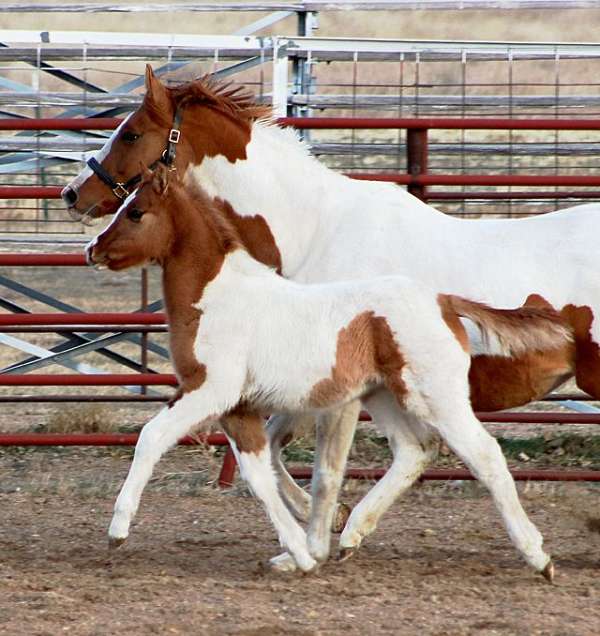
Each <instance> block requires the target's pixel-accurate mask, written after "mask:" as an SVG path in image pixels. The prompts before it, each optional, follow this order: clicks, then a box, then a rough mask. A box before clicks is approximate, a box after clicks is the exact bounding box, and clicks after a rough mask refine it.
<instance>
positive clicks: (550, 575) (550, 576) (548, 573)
mask: <svg viewBox="0 0 600 636" xmlns="http://www.w3.org/2000/svg"><path fill="white" fill-rule="evenodd" d="M540 574H541V575H542V576H543V577H544V578H545V579H546V581H548V583H553V582H554V563H552V559H550V561H548V564H547V565H546V567H545V568H544V569H543V570H542V571H541V572H540Z"/></svg>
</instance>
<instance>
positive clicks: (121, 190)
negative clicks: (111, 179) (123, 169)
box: [112, 183, 130, 200]
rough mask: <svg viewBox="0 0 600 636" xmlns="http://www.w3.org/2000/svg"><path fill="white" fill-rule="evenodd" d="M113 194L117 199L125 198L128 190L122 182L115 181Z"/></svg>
mask: <svg viewBox="0 0 600 636" xmlns="http://www.w3.org/2000/svg"><path fill="white" fill-rule="evenodd" d="M112 191H113V194H114V195H115V196H116V197H117V199H121V200H124V199H126V198H127V197H128V196H129V194H130V192H129V190H128V189H127V188H126V187H125V185H124V184H122V183H117V185H116V186H115V187H114V188H113V189H112Z"/></svg>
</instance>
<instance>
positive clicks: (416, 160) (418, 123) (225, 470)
mask: <svg viewBox="0 0 600 636" xmlns="http://www.w3.org/2000/svg"><path fill="white" fill-rule="evenodd" d="M121 121H122V120H121V119H118V118H98V119H80V118H77V119H73V118H65V119H36V120H33V119H11V118H7V119H0V130H104V129H113V128H115V127H116V126H118V125H119V124H120V123H121ZM278 121H279V123H280V124H281V125H285V126H295V127H296V128H302V129H380V130H381V129H390V130H393V129H406V130H407V173H381V174H367V173H353V174H350V175H349V176H351V177H353V178H356V179H369V180H380V181H389V182H393V183H397V184H403V185H407V186H408V189H409V191H411V192H412V193H413V194H415V195H416V196H419V197H420V198H422V199H424V200H427V199H436V200H439V199H444V200H461V199H469V198H471V199H499V198H504V199H510V198H513V199H526V198H533V197H536V198H553V199H556V198H567V197H575V196H576V197H578V198H596V197H597V198H600V192H595V191H579V192H567V191H560V192H551V193H544V192H533V193H532V192H523V191H521V192H477V191H472V192H433V193H429V192H428V191H427V187H428V186H444V185H446V186H518V187H529V186H530V187H544V186H551V187H570V188H572V187H580V186H587V187H600V177H596V176H582V175H577V176H575V175H554V176H548V175H544V176H540V175H451V174H449V175H444V174H435V175H434V174H428V173H427V164H428V131H429V130H431V129H458V130H469V129H471V130H556V131H560V130H563V131H567V130H568V131H574V130H581V131H596V130H600V120H597V119H574V120H558V119H528V120H520V119H492V118H490V119H485V118H471V119H451V118H427V119H406V118H385V119H378V118H333V117H320V118H291V117H290V118H288V117H286V118H281V119H280V120H278ZM60 191H61V188H60V187H53V186H46V187H44V186H0V198H14V199H18V198H23V199H25V198H32V199H33V198H35V199H37V198H59V197H60ZM0 265H4V266H24V265H36V266H45V265H47V266H58V265H69V266H81V265H85V259H84V257H83V256H82V255H78V254H69V255H58V254H56V255H54V254H53V255H49V254H46V255H22V254H20V255H14V254H8V255H6V254H5V255H0ZM18 316H19V317H21V316H28V317H27V318H22V319H21V320H20V321H18V320H17V321H16V322H15V318H16V316H14V315H12V316H9V317H5V316H4V315H0V328H1V329H2V330H9V329H10V330H18V329H22V330H26V329H29V330H32V329H37V330H41V329H42V328H46V329H48V330H51V329H52V327H57V326H60V325H71V324H73V322H77V323H79V324H80V325H82V326H83V325H92V324H96V323H94V322H91V321H101V320H103V319H105V318H109V317H110V318H111V319H113V321H114V322H113V323H112V324H113V325H115V326H116V325H121V326H122V327H123V328H126V327H132V328H140V330H142V329H143V328H144V327H145V328H146V330H148V327H150V326H152V325H159V322H153V321H158V320H163V322H164V317H160V315H159V314H151V316H152V319H150V318H147V320H148V322H144V321H140V320H138V321H137V322H136V323H135V324H134V323H132V322H127V321H128V320H132V316H134V314H129V315H128V316H126V317H123V318H122V319H120V318H117V317H116V316H117V315H116V314H95V315H92V316H93V317H92V316H90V315H87V316H86V314H70V315H60V314H51V315H39V314H38V315H37V316H35V315H31V314H25V315H18ZM139 316H142V314H138V317H139ZM10 318H13V322H12V324H11V320H10ZM44 320H46V321H48V322H44ZM81 320H83V322H81ZM144 320H146V318H144ZM62 321H64V322H62ZM88 321H90V322H88ZM105 326H108V325H105ZM144 375H145V376H148V377H144ZM49 383H52V384H49ZM146 383H147V384H148V385H149V384H165V385H175V384H176V379H175V376H172V375H170V374H106V375H102V376H77V375H71V374H64V375H48V374H43V375H35V376H33V375H32V376H29V375H20V376H19V375H6V374H3V375H0V386H1V385H5V386H8V385H11V386H14V385H17V384H20V385H21V386H43V385H45V386H50V385H52V386H66V385H95V386H99V385H105V384H113V385H117V384H118V385H123V384H135V385H142V384H146ZM478 417H479V418H480V419H481V420H482V421H484V422H512V423H577V424H600V415H598V414H582V413H549V412H530V413H529V412H528V413H493V414H491V413H478ZM367 418H368V416H367ZM367 418H365V417H364V414H363V419H367ZM34 438H35V439H34ZM136 440H137V435H118V434H117V435H103V436H92V435H80V436H75V435H71V436H61V437H57V436H49V435H44V434H33V435H31V436H29V437H23V436H6V435H0V446H3V445H14V444H19V445H46V444H55V445H75V444H76V445H82V444H92V445H96V444H100V445H105V444H120V445H121V444H123V445H124V444H135V441H136ZM206 440H207V443H211V441H214V440H217V441H218V442H219V443H221V442H222V443H225V442H226V438H225V437H224V436H221V437H219V436H218V435H217V436H213V437H211V436H207V437H206ZM59 442H60V443H59ZM181 443H192V440H191V439H189V438H186V440H183V441H182V442H181ZM215 443H216V442H215ZM234 470H235V460H234V459H233V454H232V453H231V452H229V451H228V453H226V457H225V461H224V463H223V467H222V470H221V475H220V478H219V483H220V484H221V485H227V484H229V483H231V481H232V479H233V471H234ZM383 474H384V471H382V470H379V469H377V470H371V469H350V470H349V471H348V476H351V477H356V478H361V479H378V478H380V477H381V476H382V475H383ZM292 475H293V476H295V477H299V478H309V477H310V475H311V473H310V469H308V468H295V469H292ZM513 476H514V477H515V479H537V480H555V479H560V480H561V481H573V480H577V481H579V480H585V481H600V471H581V470H580V471H566V472H565V471H554V470H521V471H513ZM472 478H473V477H472V475H470V473H469V472H468V471H465V470H461V469H440V470H430V471H427V472H426V473H425V474H424V476H423V477H422V479H472Z"/></svg>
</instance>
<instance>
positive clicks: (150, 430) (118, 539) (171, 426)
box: [108, 389, 215, 546]
mask: <svg viewBox="0 0 600 636" xmlns="http://www.w3.org/2000/svg"><path fill="white" fill-rule="evenodd" d="M214 413H215V404H214V400H212V399H211V397H210V395H209V392H208V391H206V390H203V389H198V390H196V391H192V392H191V393H186V394H184V395H183V397H181V398H180V399H179V400H178V401H177V402H175V403H174V404H173V405H171V406H169V407H166V408H164V409H163V410H162V411H161V412H160V413H159V414H158V415H156V416H155V417H153V418H152V419H151V420H150V421H149V422H148V423H147V424H146V425H145V426H144V428H143V429H142V432H141V433H140V437H139V439H138V442H137V444H136V446H135V454H134V457H133V462H132V464H131V467H130V469H129V473H128V475H127V479H126V480H125V483H124V484H123V487H122V488H121V492H120V493H119V496H118V497H117V501H116V503H115V508H114V514H113V518H112V521H111V524H110V528H109V530H108V537H109V544H110V545H111V546H118V545H120V544H121V543H123V541H125V539H126V538H127V536H128V535H129V526H130V524H131V521H132V519H133V517H134V515H135V513H136V512H137V509H138V506H139V503H140V498H141V496H142V492H143V490H144V488H145V486H146V484H147V483H148V481H149V480H150V477H151V476H152V471H153V470H154V466H155V465H156V464H157V462H158V460H159V459H160V458H161V456H162V455H163V454H164V453H165V452H166V451H167V450H169V448H171V447H172V446H175V444H176V443H177V441H178V440H179V439H181V438H182V437H184V436H185V435H186V434H187V433H189V431H190V430H191V429H192V428H193V427H194V425H195V424H197V423H198V422H202V421H203V420H205V419H207V418H208V417H210V416H211V415H214Z"/></svg>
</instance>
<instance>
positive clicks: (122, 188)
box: [87, 106, 183, 201]
mask: <svg viewBox="0 0 600 636" xmlns="http://www.w3.org/2000/svg"><path fill="white" fill-rule="evenodd" d="M182 117H183V112H182V109H181V107H180V106H177V108H176V109H175V116H174V117H173V126H172V127H171V130H170V131H169V137H168V139H167V147H166V148H165V150H164V151H163V153H162V155H161V156H160V158H159V159H157V160H156V161H155V162H154V163H152V164H151V165H150V166H148V167H149V168H150V170H153V169H154V168H156V166H157V165H158V164H159V163H161V162H162V163H164V164H165V166H167V167H168V168H173V164H174V163H175V155H176V154H177V144H178V143H179V138H180V137H181V130H180V128H181V119H182ZM87 165H88V166H89V168H90V169H91V171H92V172H93V173H94V174H96V175H97V177H98V178H99V179H100V180H101V181H103V182H104V183H106V185H107V186H108V187H109V188H110V189H111V190H112V193H113V194H114V195H115V196H116V197H117V199H121V201H124V200H125V199H126V198H127V197H128V196H129V195H130V194H131V191H132V189H133V188H135V186H137V185H138V183H140V181H141V180H142V175H141V174H137V175H135V176H134V177H131V179H129V181H126V182H125V183H122V182H120V181H115V180H114V179H113V178H112V177H111V175H110V174H109V173H108V172H107V171H106V170H105V169H104V168H103V167H102V165H101V164H100V162H99V161H97V160H96V159H94V157H92V158H91V159H88V160H87Z"/></svg>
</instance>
